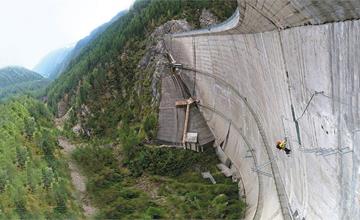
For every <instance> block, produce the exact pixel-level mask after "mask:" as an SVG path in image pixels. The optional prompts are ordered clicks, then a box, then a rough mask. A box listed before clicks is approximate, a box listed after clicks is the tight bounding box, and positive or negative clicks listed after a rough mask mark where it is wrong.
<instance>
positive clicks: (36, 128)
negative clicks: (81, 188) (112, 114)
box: [0, 97, 81, 219]
mask: <svg viewBox="0 0 360 220" xmlns="http://www.w3.org/2000/svg"><path fill="white" fill-rule="evenodd" d="M56 135H57V133H56V131H55V129H54V126H53V123H52V116H51V114H50V112H49V111H48V110H47V108H46V106H45V105H44V104H43V103H41V102H39V101H35V100H34V99H32V98H28V97H23V98H19V99H17V100H16V101H8V102H7V103H6V104H0V196H1V199H0V218H1V219H20V218H21V219H45V218H46V219H59V218H77V217H80V216H81V214H80V209H79V208H78V206H77V204H76V203H75V202H74V201H75V200H74V198H73V197H72V190H71V185H70V183H69V179H70V178H69V174H68V172H67V167H66V163H65V161H64V160H63V159H61V155H60V151H59V148H58V146H57V142H56V140H57V139H56Z"/></svg>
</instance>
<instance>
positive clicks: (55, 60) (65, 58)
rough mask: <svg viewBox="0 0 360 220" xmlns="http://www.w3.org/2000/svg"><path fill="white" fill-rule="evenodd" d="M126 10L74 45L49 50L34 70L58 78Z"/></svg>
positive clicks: (48, 76)
mask: <svg viewBox="0 0 360 220" xmlns="http://www.w3.org/2000/svg"><path fill="white" fill-rule="evenodd" d="M127 12H128V11H127V10H124V11H120V12H119V13H118V14H117V15H116V16H115V17H113V18H112V19H111V20H110V21H109V22H106V23H104V24H102V25H101V26H99V27H97V28H96V29H94V30H93V31H91V33H90V34H89V35H88V36H86V37H84V38H83V39H81V40H79V41H78V42H77V43H76V45H75V46H74V47H69V48H61V49H58V50H55V51H52V52H50V53H49V54H48V55H46V56H45V57H44V58H43V59H42V60H41V61H40V62H39V63H38V64H37V65H36V67H35V68H34V71H36V72H39V73H40V74H42V75H43V76H44V77H47V78H49V79H52V80H54V79H56V78H58V76H59V75H61V73H63V72H65V71H66V70H67V69H68V68H69V66H70V65H71V62H72V61H73V60H74V59H75V58H77V57H78V56H79V55H80V54H81V53H82V52H83V51H84V49H85V48H86V47H87V46H88V45H90V44H91V43H92V42H93V40H95V39H96V38H97V37H98V36H99V35H101V34H102V33H103V32H104V31H105V30H106V29H107V28H108V27H109V26H110V25H111V24H113V23H114V22H115V21H117V20H118V19H119V18H121V17H122V16H124V15H125V14H126V13H127Z"/></svg>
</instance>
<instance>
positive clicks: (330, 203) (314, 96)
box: [160, 0, 360, 220]
mask: <svg viewBox="0 0 360 220" xmlns="http://www.w3.org/2000/svg"><path fill="white" fill-rule="evenodd" d="M359 18H360V1H357V0H327V1H325V0H311V1H310V0H239V1H238V9H237V10H236V12H235V13H234V15H233V16H232V17H231V18H229V19H228V20H227V21H225V22H224V23H222V24H220V25H216V26H211V27H209V28H207V29H203V30H194V31H190V32H184V33H178V34H173V35H168V36H167V37H166V39H165V41H166V45H167V50H168V53H169V54H170V55H171V57H173V59H174V62H176V63H177V64H179V68H178V71H177V72H176V74H177V75H176V76H177V77H178V78H179V79H180V80H181V83H183V84H184V85H185V87H186V90H187V93H188V95H189V96H191V97H196V98H197V99H199V100H200V102H199V103H198V104H197V106H196V109H197V110H199V112H200V113H201V116H202V117H200V116H196V117H198V118H202V119H201V120H204V121H205V122H206V124H207V126H208V127H209V129H210V130H211V133H212V134H213V135H214V137H213V138H214V140H215V143H214V144H215V145H217V146H219V147H220V148H221V150H222V151H223V153H224V154H225V155H226V156H227V157H228V158H229V159H230V160H231V163H232V164H233V165H234V166H235V167H236V168H237V170H238V172H239V174H240V176H241V182H242V185H243V188H244V192H245V195H246V203H247V205H248V207H247V211H246V219H326V220H327V219H360V194H359V193H360V183H359V175H360V167H359V159H360V158H359V154H360V146H359V145H360V110H359V107H360V62H359V57H360V21H359V20H358V19H359ZM172 103H173V102H171V103H170V104H169V105H173V104H172ZM164 109H166V108H164ZM171 111H173V112H176V111H179V110H171ZM171 114H172V113H167V115H171ZM173 114H175V115H177V114H176V113H173ZM181 114H183V113H181ZM194 114H195V113H194ZM160 116H161V112H160ZM175 118H176V117H175ZM194 120H196V119H193V120H192V121H194ZM191 123H194V122H191ZM200 124H201V126H203V122H200ZM178 130H182V128H180V129H178ZM178 130H177V131H175V130H174V131H173V133H175V134H178ZM205 133H206V135H204V137H205V136H206V138H205V139H206V140H208V141H210V140H211V141H213V139H212V138H211V137H210V135H208V131H206V132H205ZM180 138H181V137H180V136H179V135H178V136H177V137H175V139H176V140H180ZM164 139H166V137H164ZM175 139H174V140H175ZM283 139H286V140H287V146H288V147H289V148H290V149H291V154H290V155H286V154H285V153H284V152H282V151H279V150H278V149H276V147H275V143H276V141H277V140H283ZM206 142H207V141H206Z"/></svg>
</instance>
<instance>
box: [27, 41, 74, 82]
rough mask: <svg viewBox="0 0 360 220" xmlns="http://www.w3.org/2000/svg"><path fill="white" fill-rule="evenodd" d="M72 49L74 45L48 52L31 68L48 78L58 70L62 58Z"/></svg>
mask: <svg viewBox="0 0 360 220" xmlns="http://www.w3.org/2000/svg"><path fill="white" fill-rule="evenodd" d="M73 49H74V47H67V48H61V49H58V50H55V51H52V52H50V53H49V54H48V55H46V56H45V57H44V58H43V59H42V60H41V62H40V63H39V64H37V65H36V66H35V68H34V69H33V70H34V71H35V72H38V73H40V74H41V75H42V76H44V77H46V78H49V77H50V76H51V75H54V74H56V73H57V72H58V71H59V70H60V68H61V66H62V63H63V62H64V59H65V58H66V57H67V56H68V55H69V53H70V52H71V51H72V50H73Z"/></svg>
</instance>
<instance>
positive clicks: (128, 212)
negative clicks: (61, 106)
mask: <svg viewBox="0 0 360 220" xmlns="http://www.w3.org/2000/svg"><path fill="white" fill-rule="evenodd" d="M116 150H117V152H118V154H114V153H113V150H112V149H111V148H106V147H96V146H94V145H88V146H86V147H83V148H79V149H77V150H76V151H75V153H74V158H75V159H76V161H78V163H79V164H80V165H81V166H82V167H83V169H84V171H85V173H86V174H87V175H88V178H89V182H88V189H89V191H90V194H91V195H92V200H93V201H94V202H95V204H96V205H97V207H99V208H100V210H101V212H100V213H99V215H98V216H97V217H98V218H101V219H102V218H111V219H119V218H120V219H134V218H135V219H154V218H165V219H173V218H177V219H240V218H242V217H244V211H245V204H243V203H242V202H241V201H239V199H238V197H239V195H238V187H237V184H235V183H233V182H232V181H231V179H229V178H225V177H224V176H223V175H222V174H221V173H219V171H218V170H217V168H216V166H215V164H216V162H217V158H216V155H215V153H214V152H212V151H211V149H209V150H208V151H207V152H204V153H195V152H192V151H184V150H181V149H169V148H154V147H151V146H138V147H136V148H135V150H134V151H133V152H132V153H130V154H129V152H126V151H125V152H124V149H123V148H122V147H120V146H117V147H116ZM130 155H131V156H130ZM124 156H125V157H124ZM127 157H129V158H127ZM119 158H122V159H120V160H119ZM200 171H211V173H212V174H213V176H214V178H215V179H216V181H217V184H215V185H213V184H212V183H210V181H209V180H207V179H203V178H202V177H201V174H200Z"/></svg>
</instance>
